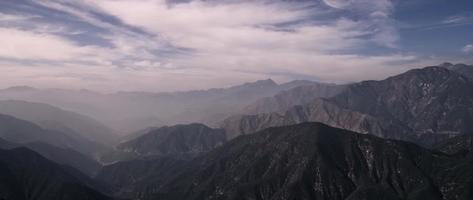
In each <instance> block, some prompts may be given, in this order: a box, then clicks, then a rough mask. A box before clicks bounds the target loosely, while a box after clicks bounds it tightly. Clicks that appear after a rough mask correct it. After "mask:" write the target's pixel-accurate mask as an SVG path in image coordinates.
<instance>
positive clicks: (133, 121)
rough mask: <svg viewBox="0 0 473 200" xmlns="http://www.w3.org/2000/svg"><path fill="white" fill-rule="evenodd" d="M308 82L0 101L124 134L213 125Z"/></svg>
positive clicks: (13, 91)
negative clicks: (35, 106) (34, 105)
mask: <svg viewBox="0 0 473 200" xmlns="http://www.w3.org/2000/svg"><path fill="white" fill-rule="evenodd" d="M310 84H314V82H310V81H292V82H289V83H284V84H277V83H275V82H274V81H272V80H271V79H268V80H260V81H256V82H251V83H245V84H242V85H238V86H234V87H228V88H215V89H209V90H195V91H187V92H161V93H152V92H117V93H112V94H102V93H98V92H93V91H89V90H62V89H34V88H29V87H13V88H7V89H4V90H0V99H17V100H25V101H31V102H41V103H47V104H50V105H54V106H57V107H60V108H62V109H66V110H70V111H73V112H77V113H81V114H84V115H87V116H91V117H93V118H95V119H97V120H99V121H100V122H102V123H104V124H106V125H107V126H109V127H112V128H114V129H116V130H119V131H120V132H122V133H130V132H134V131H136V130H139V129H143V128H146V127H150V126H162V125H174V124H181V123H194V122H200V123H206V124H210V125H216V123H217V122H219V121H221V119H222V118H225V117H228V116H231V115H233V114H237V113H239V112H241V110H242V109H243V108H244V107H245V106H247V105H249V104H251V103H253V102H255V101H257V100H258V99H260V98H263V97H269V96H273V95H275V94H277V93H279V92H281V91H283V90H287V89H291V88H294V87H298V86H302V85H310Z"/></svg>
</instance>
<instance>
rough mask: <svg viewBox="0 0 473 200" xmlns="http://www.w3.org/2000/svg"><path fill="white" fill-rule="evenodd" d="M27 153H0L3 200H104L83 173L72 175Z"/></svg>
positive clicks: (31, 153) (1, 196)
mask: <svg viewBox="0 0 473 200" xmlns="http://www.w3.org/2000/svg"><path fill="white" fill-rule="evenodd" d="M71 171H74V170H73V169H67V168H64V167H63V166H60V165H58V164H55V163H53V162H51V161H49V160H47V159H45V158H43V157H42V156H40V155H39V154H37V153H35V152H33V151H31V150H29V149H26V148H16V149H12V150H0V177H1V178H0V199H5V200H10V199H11V200H33V199H35V200H75V199H77V200H83V199H90V200H105V199H111V198H109V197H107V196H105V195H103V194H102V193H100V192H97V191H96V190H94V189H92V188H91V187H90V186H89V183H85V182H83V180H89V181H92V180H90V179H87V177H85V176H84V175H81V174H80V172H77V171H76V172H72V173H71Z"/></svg>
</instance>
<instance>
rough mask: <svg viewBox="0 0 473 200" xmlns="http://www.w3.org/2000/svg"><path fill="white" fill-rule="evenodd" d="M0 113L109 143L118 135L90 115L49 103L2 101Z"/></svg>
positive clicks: (51, 128) (47, 127) (0, 102)
mask: <svg viewBox="0 0 473 200" xmlns="http://www.w3.org/2000/svg"><path fill="white" fill-rule="evenodd" d="M0 113H3V114H6V115H10V116H13V117H16V118H19V119H23V120H26V121H30V122H33V123H35V124H38V125H40V126H41V127H43V128H45V129H50V130H57V131H61V132H71V134H79V135H80V136H81V137H84V138H87V139H88V140H91V141H95V142H101V143H109V142H110V140H111V138H114V137H116V135H115V133H114V131H113V130H111V129H110V128H108V127H106V126H105V125H103V124H101V123H100V122H98V121H96V120H94V119H92V118H90V117H87V116H84V115H81V114H78V113H74V112H71V111H66V110H62V109H60V108H57V107H54V106H50V105H47V104H42V103H32V102H26V101H17V100H7V101H0Z"/></svg>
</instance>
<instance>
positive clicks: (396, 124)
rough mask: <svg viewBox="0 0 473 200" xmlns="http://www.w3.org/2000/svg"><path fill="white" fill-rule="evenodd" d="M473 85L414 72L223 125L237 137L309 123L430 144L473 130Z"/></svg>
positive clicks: (437, 72) (438, 73) (438, 71)
mask: <svg viewBox="0 0 473 200" xmlns="http://www.w3.org/2000/svg"><path fill="white" fill-rule="evenodd" d="M471 88H473V83H472V81H470V80H468V79H467V78H465V77H464V76H462V75H460V74H458V73H456V72H453V71H451V70H448V69H445V68H441V67H427V68H423V69H414V70H410V71H408V72H406V73H403V74H400V75H397V76H393V77H390V78H387V79H385V80H382V81H363V82H360V83H355V84H351V85H348V86H347V87H346V88H345V89H343V91H342V92H341V93H339V94H337V95H335V96H333V97H331V98H326V99H318V100H315V101H314V102H312V103H309V104H306V105H303V106H295V107H292V108H289V109H288V110H287V111H286V112H285V113H283V114H280V113H269V114H268V113H266V114H258V115H243V116H234V117H232V118H229V119H227V120H225V121H224V123H223V127H224V128H225V129H226V130H227V133H228V134H229V135H230V136H231V137H233V136H235V135H239V134H246V133H251V132H255V131H257V130H261V129H264V128H267V127H270V126H280V125H287V124H294V123H300V122H305V121H318V122H323V123H327V124H330V125H332V126H336V127H341V128H346V129H350V130H354V131H358V132H362V133H370V134H373V135H378V136H383V137H387V138H397V139H407V140H413V141H417V142H422V143H427V144H431V143H434V142H435V141H436V140H438V139H439V138H445V137H451V136H453V135H458V134H463V133H471V132H473V124H471V123H470V122H471V121H473V90H472V89H471Z"/></svg>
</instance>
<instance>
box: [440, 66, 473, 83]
mask: <svg viewBox="0 0 473 200" xmlns="http://www.w3.org/2000/svg"><path fill="white" fill-rule="evenodd" d="M440 67H445V68H447V69H449V70H452V71H455V72H457V73H460V74H461V75H463V76H465V77H467V78H469V79H471V80H473V66H471V65H465V64H452V63H444V64H441V65H440Z"/></svg>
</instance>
